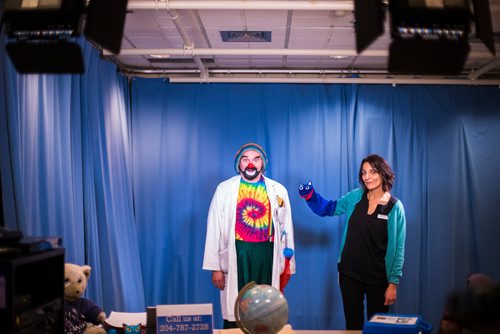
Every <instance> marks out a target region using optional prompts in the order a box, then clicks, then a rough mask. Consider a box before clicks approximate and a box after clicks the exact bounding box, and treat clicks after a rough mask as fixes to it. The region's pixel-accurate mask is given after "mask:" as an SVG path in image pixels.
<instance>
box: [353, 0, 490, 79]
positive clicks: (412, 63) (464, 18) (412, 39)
mask: <svg viewBox="0 0 500 334" xmlns="http://www.w3.org/2000/svg"><path fill="white" fill-rule="evenodd" d="M356 1H357V2H360V3H361V2H370V3H371V7H373V6H375V5H374V4H375V3H376V6H378V8H382V7H383V6H384V5H383V4H382V2H381V1H380V0H356ZM388 8H389V16H390V29H391V31H390V33H391V38H392V42H391V45H390V47H389V58H388V71H389V73H393V74H422V75H425V74H434V75H457V74H460V72H461V71H462V69H463V66H464V64H465V62H466V60H467V57H468V55H469V52H470V46H469V43H468V37H469V34H470V32H471V24H472V22H473V21H475V23H476V35H477V36H478V37H479V38H480V39H481V40H482V41H483V43H485V45H486V46H487V47H488V48H489V50H490V51H491V52H492V53H493V54H495V44H494V40H493V31H492V25H491V13H490V8H489V3H488V1H487V0H472V1H471V0H392V1H389V7H388ZM370 10H371V11H373V8H372V9H370ZM358 11H360V12H365V11H366V10H365V9H364V7H361V6H358V4H357V3H356V2H355V13H357V12H358ZM359 15H360V16H362V15H363V14H359ZM364 15H367V14H366V13H365V14H364ZM357 16H358V14H356V17H357ZM375 16H377V17H380V15H375ZM356 21H357V19H356ZM359 29H360V30H363V29H366V27H364V24H363V23H361V24H360V28H359ZM360 33H361V34H363V32H360ZM369 33H371V34H372V35H371V38H372V39H371V40H370V41H369V42H368V43H371V42H372V41H373V40H374V39H375V38H376V37H378V36H379V35H380V34H378V35H376V36H375V35H374V28H373V27H372V28H371V31H370V32H369ZM356 34H358V30H356ZM364 34H365V35H366V34H368V33H366V32H365V33H364ZM364 42H365V43H364V44H363V43H361V44H357V45H358V53H359V52H362V51H363V50H364V49H365V48H366V47H367V46H368V44H367V43H366V41H364ZM357 43H358V38H357Z"/></svg>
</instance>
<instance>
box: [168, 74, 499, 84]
mask: <svg viewBox="0 0 500 334" xmlns="http://www.w3.org/2000/svg"><path fill="white" fill-rule="evenodd" d="M169 81H170V82H171V83H295V84H297V83H311V84H385V85H392V86H396V85H465V86H498V85H499V83H498V80H477V81H471V80H468V79H428V78H425V79H416V78H408V79H406V78H403V79H397V78H321V77H318V78H300V77H274V78H263V77H261V76H259V77H210V78H206V79H200V78H196V77H191V78H189V77H169Z"/></svg>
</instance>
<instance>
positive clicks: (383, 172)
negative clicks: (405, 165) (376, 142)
mask: <svg viewBox="0 0 500 334" xmlns="http://www.w3.org/2000/svg"><path fill="white" fill-rule="evenodd" d="M365 162H368V163H369V164H370V166H372V168H373V169H375V170H376V171H377V173H379V174H380V177H381V178H382V189H383V190H384V191H390V190H391V189H392V185H393V184H394V177H395V175H394V172H393V171H392V169H391V166H390V165H389V163H388V162H387V161H385V159H384V158H382V157H381V156H379V155H376V154H370V155H369V156H367V157H366V158H364V159H363V161H361V164H360V166H359V173H358V177H359V183H360V184H361V187H363V189H364V190H365V191H366V186H365V183H364V182H363V176H362V175H361V173H362V172H363V164H364V163H365Z"/></svg>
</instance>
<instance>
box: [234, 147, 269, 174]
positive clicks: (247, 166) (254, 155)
mask: <svg viewBox="0 0 500 334" xmlns="http://www.w3.org/2000/svg"><path fill="white" fill-rule="evenodd" d="M262 165H263V162H262V157H261V156H260V153H259V152H257V151H253V150H248V151H246V152H245V153H244V154H243V155H242V156H241V159H240V165H239V168H240V174H241V176H242V177H243V178H244V179H245V180H246V181H252V180H255V179H256V178H257V177H258V176H259V175H260V174H261V172H262Z"/></svg>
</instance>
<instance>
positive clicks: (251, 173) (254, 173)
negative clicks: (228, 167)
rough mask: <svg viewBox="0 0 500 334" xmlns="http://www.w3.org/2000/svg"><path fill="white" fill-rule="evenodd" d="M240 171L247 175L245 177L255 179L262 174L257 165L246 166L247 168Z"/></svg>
mask: <svg viewBox="0 0 500 334" xmlns="http://www.w3.org/2000/svg"><path fill="white" fill-rule="evenodd" d="M240 171H241V172H242V173H243V176H244V177H245V179H247V180H250V181H251V180H254V179H255V178H257V177H258V176H259V175H260V172H261V171H259V170H257V168H255V167H252V168H248V167H247V168H245V170H241V169H240Z"/></svg>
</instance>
